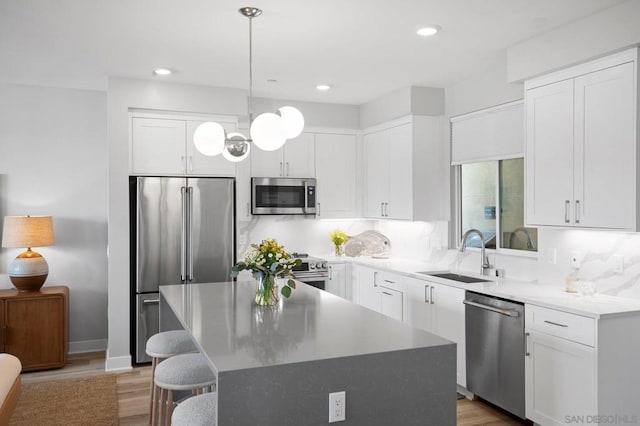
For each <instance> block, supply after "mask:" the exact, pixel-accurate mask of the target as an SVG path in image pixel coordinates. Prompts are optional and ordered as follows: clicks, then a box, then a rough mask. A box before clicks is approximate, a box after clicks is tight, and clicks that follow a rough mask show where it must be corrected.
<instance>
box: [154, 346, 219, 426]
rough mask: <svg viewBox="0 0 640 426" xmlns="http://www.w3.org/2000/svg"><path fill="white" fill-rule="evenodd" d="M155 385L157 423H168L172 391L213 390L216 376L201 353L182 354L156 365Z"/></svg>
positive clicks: (196, 392)
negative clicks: (158, 392) (157, 394)
mask: <svg viewBox="0 0 640 426" xmlns="http://www.w3.org/2000/svg"><path fill="white" fill-rule="evenodd" d="M154 382H155V385H156V386H157V387H158V390H159V391H160V397H159V398H158V424H159V425H164V424H170V422H171V415H172V413H173V406H174V404H175V401H174V400H173V393H174V391H191V392H192V393H193V394H194V395H200V394H202V393H208V392H213V391H214V390H215V385H216V377H215V374H214V372H213V370H211V368H210V367H209V363H208V362H207V360H206V358H205V357H204V356H202V355H201V354H183V355H176V356H173V357H171V358H168V359H166V360H164V361H162V362H161V363H159V364H158V366H157V367H156V372H155V375H154Z"/></svg>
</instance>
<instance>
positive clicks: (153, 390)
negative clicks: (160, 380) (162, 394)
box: [149, 357, 158, 426]
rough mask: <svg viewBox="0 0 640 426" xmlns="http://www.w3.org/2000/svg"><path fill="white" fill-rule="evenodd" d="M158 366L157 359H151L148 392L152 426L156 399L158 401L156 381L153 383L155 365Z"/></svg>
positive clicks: (154, 418)
mask: <svg viewBox="0 0 640 426" xmlns="http://www.w3.org/2000/svg"><path fill="white" fill-rule="evenodd" d="M157 364H158V358H156V357H153V360H152V361H151V389H150V391H149V395H150V398H149V423H150V424H152V425H154V426H155V424H156V422H155V420H156V411H157V404H158V402H157V399H158V395H157V392H156V389H157V388H156V381H155V374H156V365H157Z"/></svg>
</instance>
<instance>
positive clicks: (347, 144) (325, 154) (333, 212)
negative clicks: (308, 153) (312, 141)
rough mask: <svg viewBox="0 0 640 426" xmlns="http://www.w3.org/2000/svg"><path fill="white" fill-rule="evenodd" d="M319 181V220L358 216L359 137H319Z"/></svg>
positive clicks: (333, 135) (317, 174)
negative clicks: (357, 150) (357, 154)
mask: <svg viewBox="0 0 640 426" xmlns="http://www.w3.org/2000/svg"><path fill="white" fill-rule="evenodd" d="M315 160H316V179H317V181H318V182H317V188H318V189H317V195H316V196H317V201H318V203H317V206H316V216H317V217H319V218H322V219H324V218H350V217H355V216H356V205H357V198H356V196H357V192H356V136H355V135H340V134H324V133H317V134H316V155H315Z"/></svg>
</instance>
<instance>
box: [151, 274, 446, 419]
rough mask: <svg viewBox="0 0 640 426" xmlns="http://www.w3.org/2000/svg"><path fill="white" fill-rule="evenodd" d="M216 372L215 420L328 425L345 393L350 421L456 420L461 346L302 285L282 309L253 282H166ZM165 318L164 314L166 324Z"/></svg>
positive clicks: (164, 304) (164, 296) (172, 302)
mask: <svg viewBox="0 0 640 426" xmlns="http://www.w3.org/2000/svg"><path fill="white" fill-rule="evenodd" d="M160 294H161V317H163V318H167V317H168V312H166V311H167V310H171V314H172V315H175V318H176V319H177V320H178V321H179V323H180V324H181V326H182V327H183V328H184V329H185V330H187V331H188V332H189V333H191V335H192V336H193V339H194V342H195V343H196V345H197V346H198V347H199V349H200V351H201V352H202V353H203V354H204V355H205V356H206V357H207V359H208V360H209V362H210V364H211V368H212V369H213V370H214V371H215V373H216V375H217V379H218V424H219V425H221V426H225V425H249V424H250V425H323V424H327V423H328V419H329V393H331V392H341V391H345V392H346V421H344V422H341V424H345V425H347V424H351V425H389V424H402V425H425V424H437V425H454V424H455V422H456V348H455V344H454V343H451V342H449V341H447V340H445V339H442V338H440V337H438V336H435V335H433V334H430V333H427V332H425V331H422V330H418V329H415V328H412V327H410V326H408V325H407V324H404V323H402V322H399V321H396V320H394V319H391V318H388V317H385V316H384V315H382V314H379V313H376V312H374V311H371V310H369V309H366V308H363V307H361V306H358V305H354V304H352V303H350V302H348V301H346V300H343V299H341V298H339V297H337V296H334V295H332V294H330V293H327V292H324V291H322V290H318V289H316V288H314V287H311V286H308V285H306V284H303V283H298V288H297V289H296V290H295V291H294V292H293V295H292V296H291V297H290V298H289V299H284V298H282V300H281V301H280V303H279V305H278V306H276V307H260V306H256V305H255V303H254V301H253V298H254V295H255V282H253V281H239V282H221V283H205V284H189V285H173V286H163V287H160ZM167 323H168V322H167V321H166V320H165V321H162V322H161V327H163V329H166V328H164V324H167Z"/></svg>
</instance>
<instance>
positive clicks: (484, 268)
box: [458, 229, 491, 275]
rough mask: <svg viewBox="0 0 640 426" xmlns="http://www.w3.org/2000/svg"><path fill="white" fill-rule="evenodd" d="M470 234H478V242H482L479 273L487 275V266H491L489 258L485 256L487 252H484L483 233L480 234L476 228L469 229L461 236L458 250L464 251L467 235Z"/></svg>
mask: <svg viewBox="0 0 640 426" xmlns="http://www.w3.org/2000/svg"><path fill="white" fill-rule="evenodd" d="M471 234H478V236H479V237H480V243H481V244H482V246H481V249H480V274H481V275H487V272H488V271H489V268H491V265H490V264H489V259H488V258H487V254H486V252H485V247H484V235H482V232H480V231H478V230H477V229H469V230H468V231H467V232H465V233H464V235H463V236H462V240H461V241H460V247H459V248H458V250H459V251H460V252H464V251H465V250H466V248H467V237H468V236H469V235H471Z"/></svg>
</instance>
